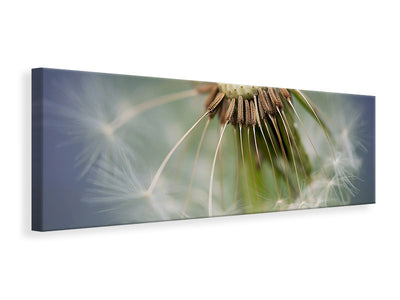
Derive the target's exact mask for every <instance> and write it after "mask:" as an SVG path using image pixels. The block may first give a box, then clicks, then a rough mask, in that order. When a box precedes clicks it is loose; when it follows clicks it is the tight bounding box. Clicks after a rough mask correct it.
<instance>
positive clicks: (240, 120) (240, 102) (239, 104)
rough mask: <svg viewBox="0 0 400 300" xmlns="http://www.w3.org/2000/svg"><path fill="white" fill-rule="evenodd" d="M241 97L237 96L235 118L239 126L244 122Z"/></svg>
mask: <svg viewBox="0 0 400 300" xmlns="http://www.w3.org/2000/svg"><path fill="white" fill-rule="evenodd" d="M243 108H244V107H243V97H242V96H239V99H238V113H237V119H238V123H239V126H242V125H243V124H244V111H243Z"/></svg>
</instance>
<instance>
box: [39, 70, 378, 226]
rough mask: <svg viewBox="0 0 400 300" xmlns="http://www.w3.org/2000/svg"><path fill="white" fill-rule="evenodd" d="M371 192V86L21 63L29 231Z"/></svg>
mask: <svg viewBox="0 0 400 300" xmlns="http://www.w3.org/2000/svg"><path fill="white" fill-rule="evenodd" d="M260 76H262V74H260ZM374 202H375V97H373V96H363V95H352V94H339V93H328V92H316V91H305V90H301V89H297V88H282V87H270V86H256V85H243V84H228V83H213V82H198V81H189V80H174V79H164V78H151V77H138V76H127V75H114V74H102V73H90V72H79V71H66V70H56V69H44V68H39V69H33V70H32V229H33V230H39V231H47V230H59V229H70V228H83V227H93V226H105V225H116V224H132V223H143V222H154V221H165V220H181V219H191V218H203V217H214V216H225V215H238V214H252V213H263V212H276V211H286V210H294V209H305V208H320V207H331V206H344V205H354V204H367V203H374Z"/></svg>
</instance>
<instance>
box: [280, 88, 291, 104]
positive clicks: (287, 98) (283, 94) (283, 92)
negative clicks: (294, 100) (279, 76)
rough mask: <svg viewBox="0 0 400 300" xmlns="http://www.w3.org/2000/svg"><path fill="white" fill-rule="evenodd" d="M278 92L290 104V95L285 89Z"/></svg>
mask: <svg viewBox="0 0 400 300" xmlns="http://www.w3.org/2000/svg"><path fill="white" fill-rule="evenodd" d="M279 91H280V92H281V94H282V97H283V98H285V99H286V100H287V101H289V102H290V93H289V91H288V90H287V89H281V88H280V89H279Z"/></svg>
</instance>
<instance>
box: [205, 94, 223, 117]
mask: <svg viewBox="0 0 400 300" xmlns="http://www.w3.org/2000/svg"><path fill="white" fill-rule="evenodd" d="M224 97H225V93H218V94H217V95H216V96H215V98H214V100H213V101H212V102H211V103H210V105H208V107H207V110H208V111H209V112H210V113H214V111H215V109H216V108H217V107H218V106H219V104H220V103H221V101H222V100H223V99H224Z"/></svg>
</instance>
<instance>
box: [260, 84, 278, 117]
mask: <svg viewBox="0 0 400 300" xmlns="http://www.w3.org/2000/svg"><path fill="white" fill-rule="evenodd" d="M262 94H263V96H264V99H265V107H266V108H267V109H266V110H265V112H266V113H267V114H269V115H275V113H276V109H275V105H273V103H272V101H271V98H270V97H269V95H268V93H267V92H266V91H265V90H262Z"/></svg>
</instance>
